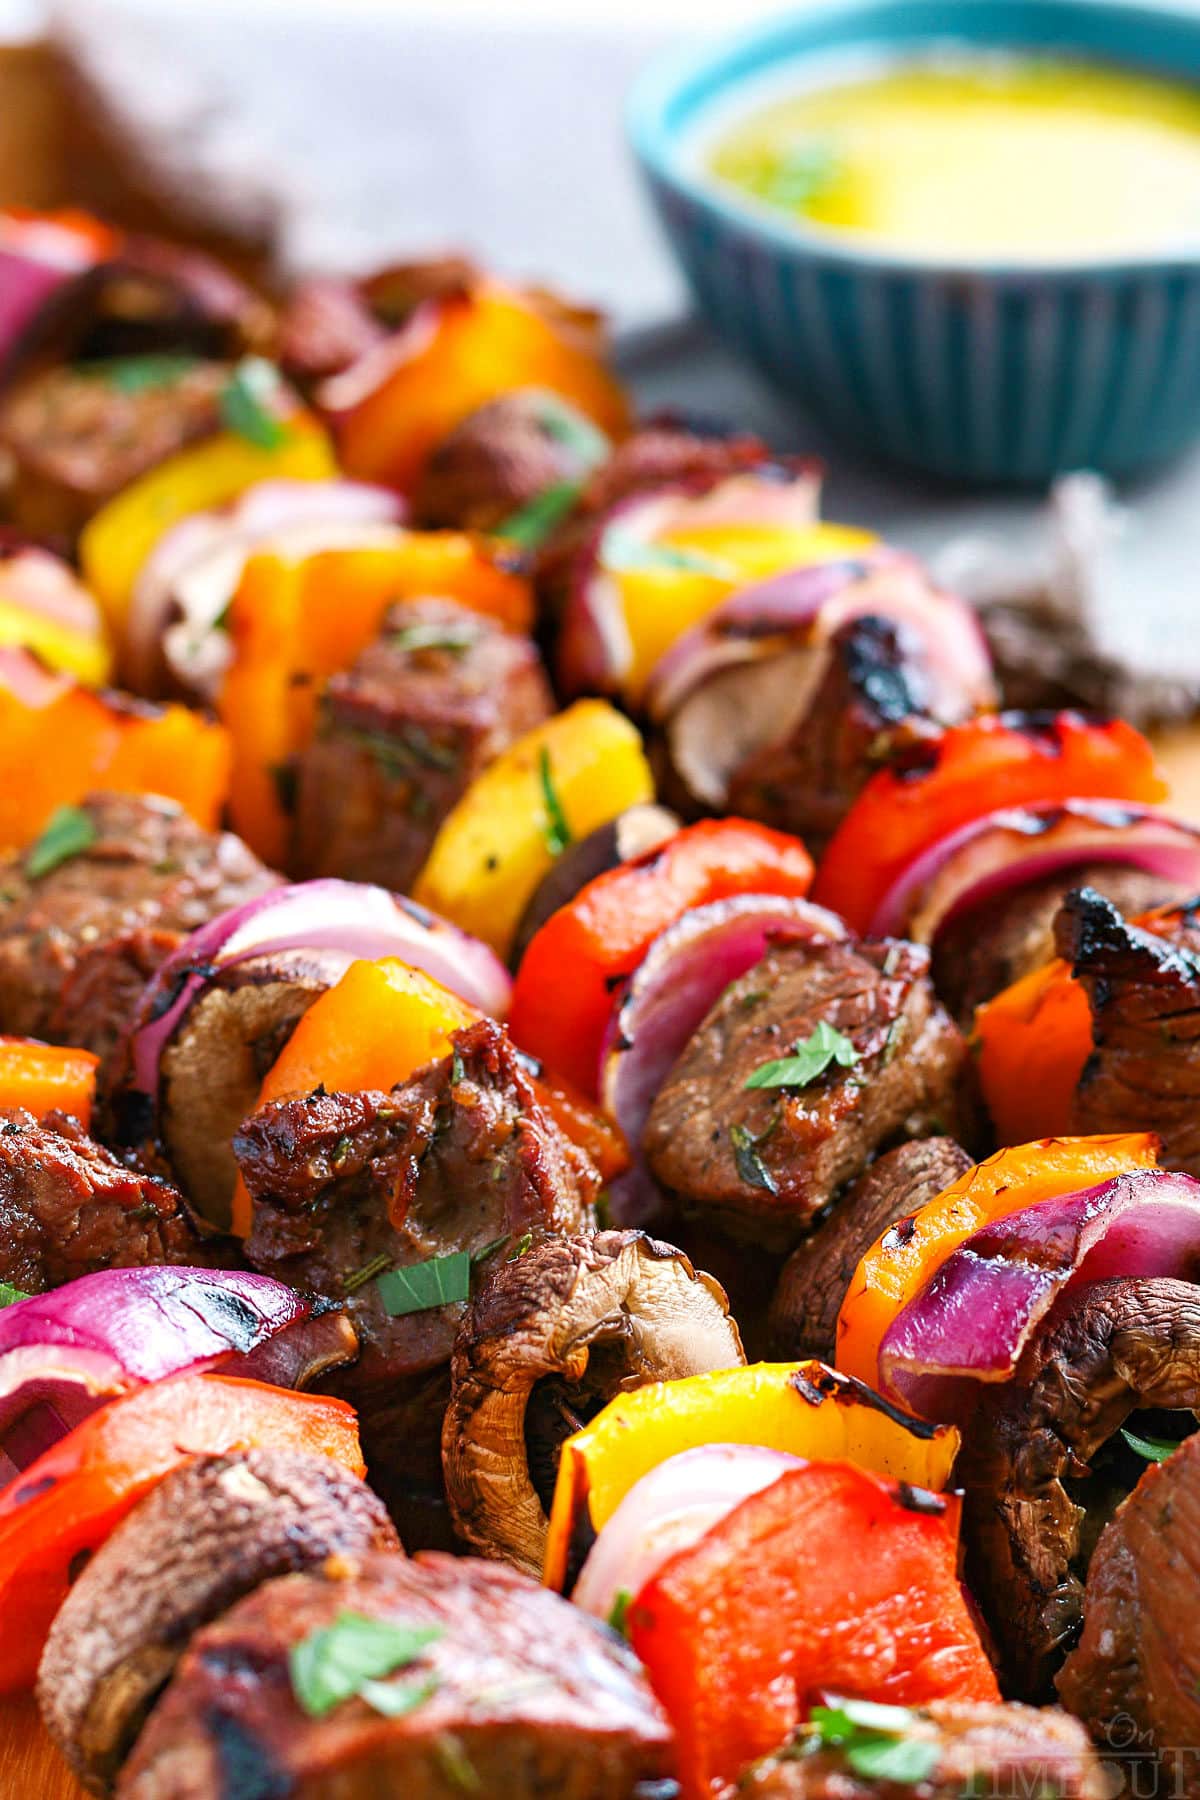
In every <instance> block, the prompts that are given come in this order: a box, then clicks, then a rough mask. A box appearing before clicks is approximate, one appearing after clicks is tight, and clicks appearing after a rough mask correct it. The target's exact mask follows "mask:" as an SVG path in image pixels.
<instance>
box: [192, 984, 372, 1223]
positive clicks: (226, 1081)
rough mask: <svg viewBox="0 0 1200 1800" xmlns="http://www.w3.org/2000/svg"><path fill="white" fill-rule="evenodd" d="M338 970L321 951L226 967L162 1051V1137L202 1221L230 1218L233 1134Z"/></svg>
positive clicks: (213, 1221) (226, 1220)
mask: <svg viewBox="0 0 1200 1800" xmlns="http://www.w3.org/2000/svg"><path fill="white" fill-rule="evenodd" d="M336 979H337V971H335V967H334V964H333V962H332V961H330V962H328V963H326V964H325V965H323V964H322V961H321V957H320V954H319V952H311V951H309V952H300V953H296V952H282V953H280V954H278V955H273V956H256V957H253V958H251V959H250V960H249V961H247V962H244V963H238V964H235V965H234V966H233V967H231V968H229V969H224V970H222V971H221V972H220V973H219V974H218V975H217V976H215V977H214V979H213V980H212V981H211V982H210V983H209V985H208V986H207V987H206V988H205V989H204V992H203V993H202V994H200V995H199V996H198V998H197V999H196V1002H195V1004H194V1005H192V1006H191V1007H189V1008H188V1011H187V1012H186V1014H185V1015H184V1017H183V1019H182V1020H181V1022H180V1025H179V1029H178V1030H177V1031H176V1033H175V1035H174V1037H173V1038H172V1039H171V1041H170V1043H169V1044H168V1045H167V1046H166V1048H165V1049H164V1051H163V1055H162V1064H161V1073H160V1077H159V1094H158V1130H159V1136H160V1137H161V1139H162V1142H163V1144H164V1146H165V1148H166V1150H167V1154H168V1156H169V1158H170V1164H171V1168H172V1169H173V1170H174V1172H175V1174H176V1176H177V1179H178V1181H179V1183H180V1186H181V1187H182V1188H183V1190H184V1192H185V1193H186V1195H187V1196H188V1199H189V1200H190V1201H191V1203H192V1205H193V1206H194V1207H195V1209H196V1211H197V1212H198V1213H199V1214H200V1215H201V1217H202V1218H204V1219H205V1220H207V1222H208V1223H209V1224H211V1225H214V1226H216V1227H217V1228H218V1229H221V1228H226V1227H227V1226H228V1223H229V1206H230V1199H231V1196H232V1194H233V1188H234V1182H235V1180H236V1179H237V1163H236V1161H235V1159H234V1154H233V1134H234V1132H235V1131H236V1130H237V1128H238V1126H239V1125H240V1124H241V1122H242V1120H243V1119H244V1118H245V1117H246V1115H247V1113H250V1112H253V1110H254V1107H255V1104H256V1102H257V1100H258V1095H259V1091H260V1089H261V1087H262V1082H263V1077H264V1075H265V1074H266V1072H267V1070H268V1069H269V1068H270V1067H271V1065H272V1063H273V1062H274V1061H275V1059H276V1057H277V1056H278V1055H279V1052H280V1051H281V1050H282V1049H283V1046H284V1044H285V1043H286V1042H287V1040H288V1038H289V1037H290V1036H291V1035H292V1032H293V1031H294V1030H295V1028H296V1026H297V1024H298V1023H299V1021H300V1018H301V1016H302V1015H303V1014H304V1013H306V1012H307V1011H308V1009H309V1007H310V1006H311V1005H312V1004H313V1002H314V1000H318V999H319V998H320V996H321V995H322V994H323V993H324V992H325V990H326V988H328V987H329V986H330V985H331V983H332V982H333V981H335V980H336Z"/></svg>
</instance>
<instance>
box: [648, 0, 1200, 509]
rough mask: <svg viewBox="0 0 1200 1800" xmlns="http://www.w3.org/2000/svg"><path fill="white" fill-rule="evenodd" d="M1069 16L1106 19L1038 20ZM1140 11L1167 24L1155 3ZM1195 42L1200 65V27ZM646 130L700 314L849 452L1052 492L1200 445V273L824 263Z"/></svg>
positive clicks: (1055, 1) (709, 83)
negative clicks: (709, 185)
mask: <svg viewBox="0 0 1200 1800" xmlns="http://www.w3.org/2000/svg"><path fill="white" fill-rule="evenodd" d="M963 4H964V0H956V5H955V6H954V7H952V8H950V7H947V8H943V9H942V12H943V15H944V17H945V20H946V29H947V30H953V29H957V26H956V24H954V23H952V21H957V22H958V23H961V21H962V20H963V18H964V17H967V16H969V15H970V13H971V11H972V8H971V6H970V0H966V7H965V12H960V11H959V7H960V6H962V5H963ZM1071 7H1073V8H1074V10H1075V11H1076V12H1078V13H1079V14H1080V15H1081V16H1082V15H1083V14H1085V13H1086V15H1087V16H1088V17H1089V19H1091V18H1092V17H1093V15H1094V12H1095V8H1094V7H1093V6H1091V5H1088V4H1087V3H1086V0H1043V4H1042V6H1041V8H1040V11H1041V12H1043V13H1044V12H1046V11H1047V10H1048V11H1050V12H1051V13H1057V14H1061V13H1063V12H1064V10H1068V9H1070V8H1071ZM832 10H834V11H835V13H836V15H837V16H839V17H843V18H849V17H853V16H854V13H855V9H854V8H853V7H852V6H851V7H847V6H844V5H843V6H841V7H839V8H836V9H832ZM887 10H888V9H887V7H886V6H883V7H881V6H879V5H874V6H873V7H872V8H870V11H871V12H872V14H873V15H875V16H877V15H880V14H886V12H887ZM897 10H902V9H901V8H897ZM933 10H934V11H935V12H936V10H937V9H933ZM1029 10H1030V9H1029V7H1028V5H1027V4H1026V5H1025V6H1024V7H1022V6H1019V5H1018V4H1017V3H1016V0H1014V4H1013V6H1012V8H1011V11H1012V13H1013V15H1014V17H1015V16H1016V15H1018V14H1020V13H1021V12H1022V11H1024V12H1026V13H1028V12H1029ZM1034 10H1039V9H1037V8H1035V9H1034ZM1117 10H1122V9H1117ZM1126 10H1132V11H1134V12H1140V13H1142V14H1143V15H1144V16H1145V17H1146V19H1147V20H1148V21H1152V16H1153V9H1150V8H1132V9H1124V10H1122V17H1124V11H1126ZM924 11H925V12H926V13H928V12H929V11H930V8H929V7H928V6H926V7H925V8H924ZM998 11H1000V12H1003V11H1004V9H1003V8H997V6H996V5H995V4H994V0H993V3H992V4H990V5H989V6H988V7H987V8H986V12H987V14H988V15H989V16H990V17H992V18H993V20H994V18H995V15H996V14H997V12H998ZM1100 11H1101V16H1102V18H1103V17H1104V16H1109V17H1111V16H1113V9H1112V8H1111V5H1104V6H1101V8H1100ZM908 19H909V22H911V19H912V11H911V9H910V10H909V13H908ZM1172 23H1173V24H1174V23H1175V21H1174V20H1172ZM779 29H780V30H781V31H782V30H783V29H784V28H783V27H780V28H779ZM1194 31H1195V44H1196V54H1197V57H1198V58H1200V19H1198V20H1197V21H1196V22H1195V28H1194ZM906 41H909V42H911V40H906ZM1009 41H1011V38H1010V40H1009ZM1039 41H1041V40H1039ZM1089 47H1090V40H1089ZM731 60H732V61H736V59H731ZM741 63H742V66H743V67H746V66H749V67H753V66H754V64H753V62H752V61H751V62H749V63H747V59H746V57H745V55H744V54H743V55H742V58H741ZM722 66H723V65H722V64H721V63H720V62H717V63H715V64H714V65H712V68H711V69H710V70H708V71H705V74H704V79H703V81H702V82H701V83H700V84H699V85H697V79H696V71H695V68H694V67H693V68H692V70H691V73H690V79H691V82H692V91H693V93H696V92H711V91H714V90H715V89H716V88H718V87H719V85H720V79H719V77H720V69H721V67H722ZM1187 73H1188V76H1189V78H1190V77H1191V75H1192V74H1193V73H1194V71H1192V70H1190V69H1189V70H1188V71H1187ZM658 95H659V96H665V97H666V98H667V99H668V100H669V98H670V96H671V89H670V86H669V84H668V85H667V86H665V87H664V84H663V82H662V81H661V80H660V81H659V82H658ZM659 107H660V111H662V112H663V118H664V119H666V118H667V117H668V116H669V115H668V113H667V112H666V111H664V110H663V102H662V99H661V98H660V100H659ZM639 111H640V117H639ZM646 120H647V110H646V105H645V102H644V101H643V103H642V105H641V107H640V109H638V108H635V111H634V118H633V125H634V129H633V137H634V145H635V150H636V152H637V154H638V158H639V161H640V163H641V167H642V170H643V173H644V176H645V178H646V180H647V182H648V185H649V188H650V192H651V195H652V198H653V200H654V203H655V206H656V208H657V211H658V214H659V216H660V218H661V220H662V223H663V225H664V228H665V231H666V234H667V237H668V239H669V241H670V243H671V245H672V247H673V249H674V252H675V254H676V256H677V258H678V260H679V263H680V265H681V267H682V269H683V271H684V273H685V275H686V278H687V280H688V283H689V285H690V288H691V290H692V293H693V295H694V296H695V300H696V303H697V306H698V307H699V309H700V311H701V312H702V313H703V314H704V315H705V316H706V317H707V318H708V319H709V320H710V321H711V323H712V324H713V325H714V327H715V328H716V330H717V331H718V332H719V333H720V335H721V336H722V337H723V338H724V339H725V340H726V341H727V342H728V343H729V344H730V345H731V346H732V347H733V348H734V349H735V350H737V351H739V352H741V353H742V354H744V355H745V356H747V357H748V358H749V359H750V360H751V361H752V362H753V363H754V364H755V365H757V367H758V368H759V369H760V370H761V371H762V372H763V374H764V375H765V376H766V377H767V379H768V380H769V381H770V382H772V383H773V384H775V385H777V386H778V387H779V388H782V389H783V390H784V391H786V392H788V393H790V394H793V395H795V396H796V397H797V398H798V399H800V400H801V401H802V402H804V403H805V404H806V405H807V406H808V407H810V408H811V409H812V410H813V411H814V412H815V413H816V414H818V416H820V417H821V418H822V419H824V420H825V421H826V422H827V423H828V424H829V425H830V426H831V427H833V428H834V429H835V430H836V431H837V432H838V434H839V435H840V436H842V437H844V438H845V439H846V440H848V441H849V442H851V443H853V444H856V445H858V446H860V447H862V448H864V449H866V450H868V451H870V452H872V453H874V454H877V455H882V456H885V457H889V458H893V459H895V460H897V461H900V462H903V463H907V464H909V465H912V466H914V467H918V468H920V469H922V470H925V471H928V472H930V473H933V474H936V475H939V476H945V477H948V478H950V479H953V480H960V481H973V482H989V481H999V482H1040V481H1044V480H1046V479H1047V478H1049V477H1050V476H1053V475H1055V474H1057V473H1060V472H1061V471H1063V470H1066V469H1075V468H1082V467H1088V468H1093V469H1099V470H1101V471H1103V472H1105V473H1111V474H1114V475H1125V474H1129V473H1132V472H1133V471H1135V470H1138V469H1142V468H1145V467H1147V466H1149V465H1152V464H1154V463H1157V462H1162V461H1165V460H1166V459H1168V458H1169V457H1171V456H1173V455H1174V454H1176V453H1177V452H1178V451H1180V450H1182V449H1184V448H1186V446H1187V445H1188V444H1189V443H1191V442H1193V441H1194V440H1195V439H1196V438H1197V437H1198V436H1200V262H1196V261H1190V260H1187V259H1180V260H1176V261H1172V262H1163V263H1154V262H1141V263H1126V264H1094V265H1092V264H1088V265H1081V266H1079V267H1074V268H1072V267H1060V266H1057V265H1055V266H1053V267H1047V268H1038V267H1033V266H1031V267H1029V268H1027V269H995V270H993V269H989V268H986V267H984V268H978V269H976V268H970V269H959V270H952V269H949V268H943V267H939V266H937V265H933V264H925V263H920V262H911V263H904V262H899V261H897V260H895V259H894V258H886V257H880V258H879V259H878V260H874V259H872V258H871V257H870V256H869V255H866V254H857V253H847V252H844V251H842V250H841V249H840V248H838V249H830V250H826V249H825V248H823V247H822V245H821V244H820V243H819V241H814V236H805V235H804V234H802V233H795V234H793V233H790V232H789V231H787V230H786V229H785V228H783V227H782V226H781V225H778V224H776V223H775V221H773V220H767V219H765V218H763V217H761V216H760V215H759V214H758V213H757V212H755V211H752V210H746V211H743V210H742V209H741V208H740V207H738V206H737V205H732V204H730V203H728V202H727V201H725V200H724V199H723V198H722V197H721V196H719V195H718V194H716V192H715V191H714V192H712V193H711V194H710V193H709V192H708V190H707V189H706V188H705V187H704V186H703V184H701V183H699V182H697V181H696V180H694V179H691V180H689V179H688V178H687V177H686V176H683V177H681V176H680V175H679V174H678V172H677V171H675V170H674V168H673V166H672V159H671V157H670V155H669V154H664V150H666V149H668V148H669V146H668V144H667V142H666V139H668V138H669V135H670V134H669V127H668V128H667V129H665V130H660V131H658V132H657V133H655V132H654V131H653V130H651V131H648V130H647V129H646ZM1198 211H1200V201H1198ZM814 235H815V234H814Z"/></svg>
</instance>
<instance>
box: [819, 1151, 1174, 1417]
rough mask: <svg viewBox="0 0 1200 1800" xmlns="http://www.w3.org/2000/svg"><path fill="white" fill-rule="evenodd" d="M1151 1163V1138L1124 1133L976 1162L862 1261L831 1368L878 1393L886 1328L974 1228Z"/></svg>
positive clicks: (894, 1228)
mask: <svg viewBox="0 0 1200 1800" xmlns="http://www.w3.org/2000/svg"><path fill="white" fill-rule="evenodd" d="M1157 1162H1158V1139H1157V1138H1156V1137H1155V1136H1154V1135H1153V1133H1151V1132H1127V1133H1125V1134H1123V1135H1120V1136H1112V1137H1063V1138H1039V1139H1038V1140H1037V1141H1036V1142H1033V1143H1028V1144H1018V1145H1016V1146H1015V1147H1014V1148H1012V1149H1008V1150H998V1151H997V1152H996V1154H995V1156H989V1157H988V1159H987V1161H986V1162H982V1163H977V1164H976V1165H975V1166H974V1167H973V1168H970V1169H968V1170H967V1171H966V1172H965V1174H963V1175H960V1176H959V1178H958V1180H957V1181H955V1182H952V1183H951V1185H950V1186H949V1187H948V1188H946V1189H945V1190H944V1192H942V1193H940V1194H938V1195H936V1196H935V1197H934V1199H932V1200H930V1201H928V1202H927V1203H926V1204H925V1205H924V1206H922V1207H921V1208H920V1209H919V1210H918V1211H917V1212H916V1213H914V1214H913V1215H912V1217H911V1218H909V1219H901V1220H898V1221H896V1222H895V1223H894V1224H893V1225H892V1226H890V1227H889V1229H888V1230H887V1231H885V1232H884V1233H883V1235H882V1236H881V1237H878V1238H876V1240H875V1242H874V1243H873V1244H872V1245H871V1247H870V1249H869V1250H868V1251H867V1252H866V1254H865V1255H864V1256H863V1258H862V1260H861V1261H860V1262H859V1265H858V1267H857V1268H856V1269H855V1271H854V1274H853V1276H852V1277H851V1280H850V1285H849V1287H848V1289H847V1291H846V1298H845V1299H844V1300H843V1302H842V1309H841V1312H840V1313H839V1315H838V1335H837V1363H838V1367H839V1368H840V1369H844V1370H845V1372H846V1373H847V1374H848V1375H856V1376H857V1377H858V1379H859V1380H860V1381H865V1382H867V1383H869V1384H870V1385H871V1386H872V1387H878V1385H879V1350H880V1346H881V1345H882V1343H883V1340H884V1337H885V1336H886V1334H887V1329H888V1327H889V1325H890V1324H891V1323H892V1321H893V1319H895V1318H897V1317H898V1316H899V1314H900V1313H901V1312H902V1311H903V1310H904V1308H905V1307H906V1306H907V1305H908V1304H909V1302H910V1301H911V1300H915V1299H916V1297H917V1295H918V1294H919V1293H920V1292H921V1290H922V1289H923V1288H924V1287H925V1286H926V1285H927V1283H928V1282H929V1281H930V1280H931V1279H932V1278H933V1276H934V1275H936V1273H937V1271H938V1270H939V1269H940V1268H941V1266H942V1264H943V1263H944V1262H945V1261H946V1258H947V1257H948V1256H950V1254H951V1253H952V1252H953V1251H955V1250H957V1249H958V1248H959V1246H960V1245H961V1244H964V1243H965V1242H966V1240H967V1239H968V1238H969V1237H972V1236H973V1235H974V1234H975V1232H977V1231H978V1230H980V1228H981V1227H982V1226H984V1225H989V1224H992V1223H993V1222H994V1221H995V1220H997V1219H1005V1218H1007V1217H1008V1216H1009V1215H1010V1214H1011V1213H1015V1212H1023V1211H1024V1209H1025V1208H1026V1207H1028V1206H1036V1205H1037V1204H1038V1203H1039V1202H1040V1201H1042V1200H1052V1199H1054V1198H1055V1197H1056V1196H1058V1195H1060V1194H1074V1193H1077V1192H1078V1191H1079V1190H1080V1189H1082V1188H1089V1187H1094V1186H1095V1185H1096V1184H1097V1183H1099V1182H1101V1181H1108V1180H1110V1179H1111V1178H1112V1177H1113V1176H1114V1175H1122V1174H1125V1173H1127V1172H1128V1171H1129V1170H1131V1169H1153V1168H1154V1167H1155V1166H1156V1165H1157Z"/></svg>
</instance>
